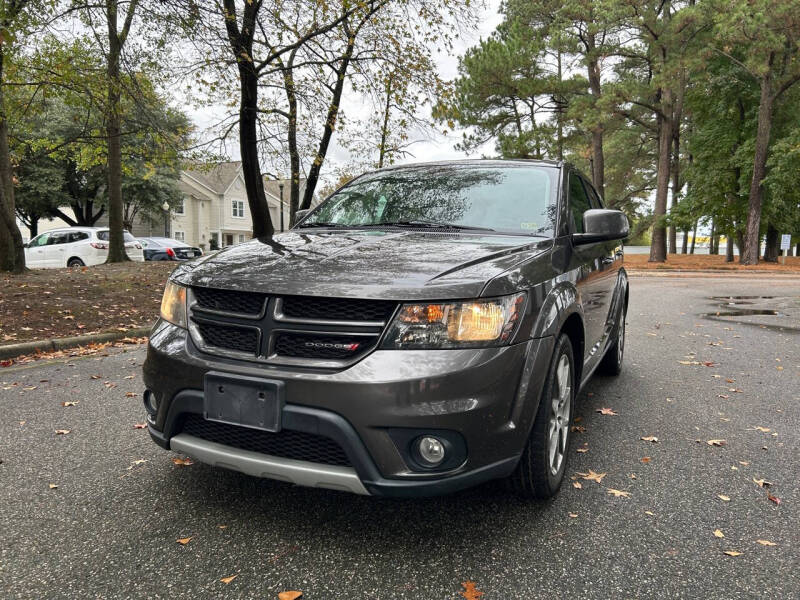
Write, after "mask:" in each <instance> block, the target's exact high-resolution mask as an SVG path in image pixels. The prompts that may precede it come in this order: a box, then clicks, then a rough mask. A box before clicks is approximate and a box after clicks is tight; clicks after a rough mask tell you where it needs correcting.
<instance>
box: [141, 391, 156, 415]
mask: <svg viewBox="0 0 800 600" xmlns="http://www.w3.org/2000/svg"><path fill="white" fill-rule="evenodd" d="M142 400H144V409H145V410H146V411H147V414H148V415H150V416H151V417H155V416H156V414H158V396H157V395H156V394H155V393H154V392H151V391H150V390H145V391H144V394H143V396H142Z"/></svg>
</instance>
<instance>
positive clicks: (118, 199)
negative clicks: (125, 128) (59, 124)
mask: <svg viewBox="0 0 800 600" xmlns="http://www.w3.org/2000/svg"><path fill="white" fill-rule="evenodd" d="M117 4H118V0H106V21H107V25H108V64H107V65H106V76H107V77H108V81H107V85H108V90H107V98H108V106H107V108H106V110H107V111H108V112H107V114H106V139H107V145H108V157H107V162H106V169H107V177H108V258H107V259H106V262H107V263H116V262H124V261H126V260H129V259H128V255H127V254H125V237H124V235H123V233H122V232H123V229H124V225H123V223H122V140H121V135H122V117H121V114H120V111H121V92H122V82H121V80H120V70H119V59H120V53H121V52H122V43H123V40H124V35H125V34H126V33H127V31H126V27H125V28H123V36H122V37H120V35H119V34H118V32H117ZM135 9H136V6H135V4H132V5H131V6H130V7H129V10H135ZM131 16H132V13H131ZM126 26H129V22H128V19H127V18H126Z"/></svg>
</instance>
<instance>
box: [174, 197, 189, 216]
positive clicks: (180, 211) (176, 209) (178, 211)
mask: <svg viewBox="0 0 800 600" xmlns="http://www.w3.org/2000/svg"><path fill="white" fill-rule="evenodd" d="M173 211H174V212H175V214H176V215H183V214H186V213H185V212H184V208H183V198H181V199H180V200H178V201H177V202H176V203H175V206H174V208H173Z"/></svg>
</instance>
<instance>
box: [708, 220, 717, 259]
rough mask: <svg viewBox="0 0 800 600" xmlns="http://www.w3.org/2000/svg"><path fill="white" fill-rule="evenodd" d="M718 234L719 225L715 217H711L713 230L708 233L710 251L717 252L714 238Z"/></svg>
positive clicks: (710, 252) (711, 252)
mask: <svg viewBox="0 0 800 600" xmlns="http://www.w3.org/2000/svg"><path fill="white" fill-rule="evenodd" d="M716 235H717V227H716V223H715V222H714V219H711V232H710V233H709V234H708V253H709V254H716V252H715V251H714V239H715V237H716Z"/></svg>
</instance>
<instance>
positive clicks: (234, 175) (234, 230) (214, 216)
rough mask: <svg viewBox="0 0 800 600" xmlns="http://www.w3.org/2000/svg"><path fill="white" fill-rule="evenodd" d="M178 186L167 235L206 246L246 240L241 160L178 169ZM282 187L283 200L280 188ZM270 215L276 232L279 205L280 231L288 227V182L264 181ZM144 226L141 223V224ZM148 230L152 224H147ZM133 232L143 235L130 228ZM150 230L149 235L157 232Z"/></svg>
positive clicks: (249, 223)
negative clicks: (178, 199)
mask: <svg viewBox="0 0 800 600" xmlns="http://www.w3.org/2000/svg"><path fill="white" fill-rule="evenodd" d="M179 185H180V189H181V191H182V192H183V200H182V202H181V203H180V204H178V205H177V206H172V207H170V215H169V216H170V218H169V224H168V227H167V229H168V231H169V234H170V237H173V238H175V239H178V240H181V241H185V242H186V243H187V244H190V245H192V246H199V247H202V248H204V249H206V250H207V249H209V248H210V247H212V246H217V247H224V246H232V245H234V244H240V243H242V242H244V241H246V240H249V239H250V237H251V236H252V232H253V219H252V217H251V215H250V207H249V206H248V204H247V193H246V191H245V186H244V177H243V176H242V163H241V162H239V161H236V162H225V163H219V164H216V165H213V166H209V165H200V166H197V167H195V168H192V169H187V170H184V171H182V172H181V180H180V184H179ZM281 186H283V196H284V198H283V203H281V197H280V196H281V191H280V188H281ZM264 191H265V193H266V196H267V205H268V207H269V213H270V218H271V219H272V224H273V226H274V227H275V230H276V231H281V204H283V223H284V226H283V228H284V230H286V229H288V228H289V193H290V192H289V182H288V181H285V180H282V181H274V180H272V181H271V180H267V179H266V178H265V180H264ZM143 225H144V224H143ZM149 227H150V228H151V229H156V228H155V227H152V226H149ZM134 229H135V230H134V231H133V232H132V233H133V234H134V235H144V233H143V232H140V231H138V228H134ZM161 234H163V232H161V233H159V232H153V233H151V235H161Z"/></svg>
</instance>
